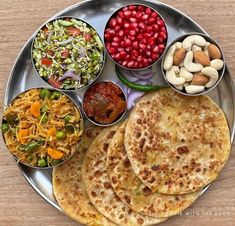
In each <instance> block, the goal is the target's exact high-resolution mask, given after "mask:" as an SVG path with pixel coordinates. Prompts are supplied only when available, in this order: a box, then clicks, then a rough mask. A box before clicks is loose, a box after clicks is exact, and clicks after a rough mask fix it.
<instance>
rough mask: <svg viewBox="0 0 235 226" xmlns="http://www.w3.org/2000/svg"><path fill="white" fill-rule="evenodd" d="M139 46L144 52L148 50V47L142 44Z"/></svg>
mask: <svg viewBox="0 0 235 226" xmlns="http://www.w3.org/2000/svg"><path fill="white" fill-rule="evenodd" d="M139 46H140V48H141V49H142V50H144V51H145V50H146V45H144V44H142V43H140V44H139Z"/></svg>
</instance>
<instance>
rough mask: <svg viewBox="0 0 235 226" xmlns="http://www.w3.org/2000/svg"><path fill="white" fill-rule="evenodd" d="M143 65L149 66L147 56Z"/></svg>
mask: <svg viewBox="0 0 235 226" xmlns="http://www.w3.org/2000/svg"><path fill="white" fill-rule="evenodd" d="M142 62H143V66H148V65H149V63H148V60H147V59H146V58H143V61H142Z"/></svg>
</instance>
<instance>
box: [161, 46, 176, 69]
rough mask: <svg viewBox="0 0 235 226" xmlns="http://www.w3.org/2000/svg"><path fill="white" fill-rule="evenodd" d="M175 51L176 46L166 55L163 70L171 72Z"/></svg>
mask: <svg viewBox="0 0 235 226" xmlns="http://www.w3.org/2000/svg"><path fill="white" fill-rule="evenodd" d="M175 50H176V46H175V45H173V46H171V47H170V48H169V50H168V52H167V54H166V57H165V61H164V65H163V68H164V70H166V71H167V70H169V69H170V68H171V67H172V65H173V57H174V53H175Z"/></svg>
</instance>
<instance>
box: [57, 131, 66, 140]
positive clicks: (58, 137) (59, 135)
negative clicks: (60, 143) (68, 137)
mask: <svg viewBox="0 0 235 226" xmlns="http://www.w3.org/2000/svg"><path fill="white" fill-rule="evenodd" d="M56 138H57V139H63V138H65V132H64V131H58V132H56Z"/></svg>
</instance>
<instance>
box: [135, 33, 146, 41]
mask: <svg viewBox="0 0 235 226" xmlns="http://www.w3.org/2000/svg"><path fill="white" fill-rule="evenodd" d="M136 38H137V40H139V41H141V40H142V39H143V38H144V36H143V35H142V34H138V35H137V37H136Z"/></svg>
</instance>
